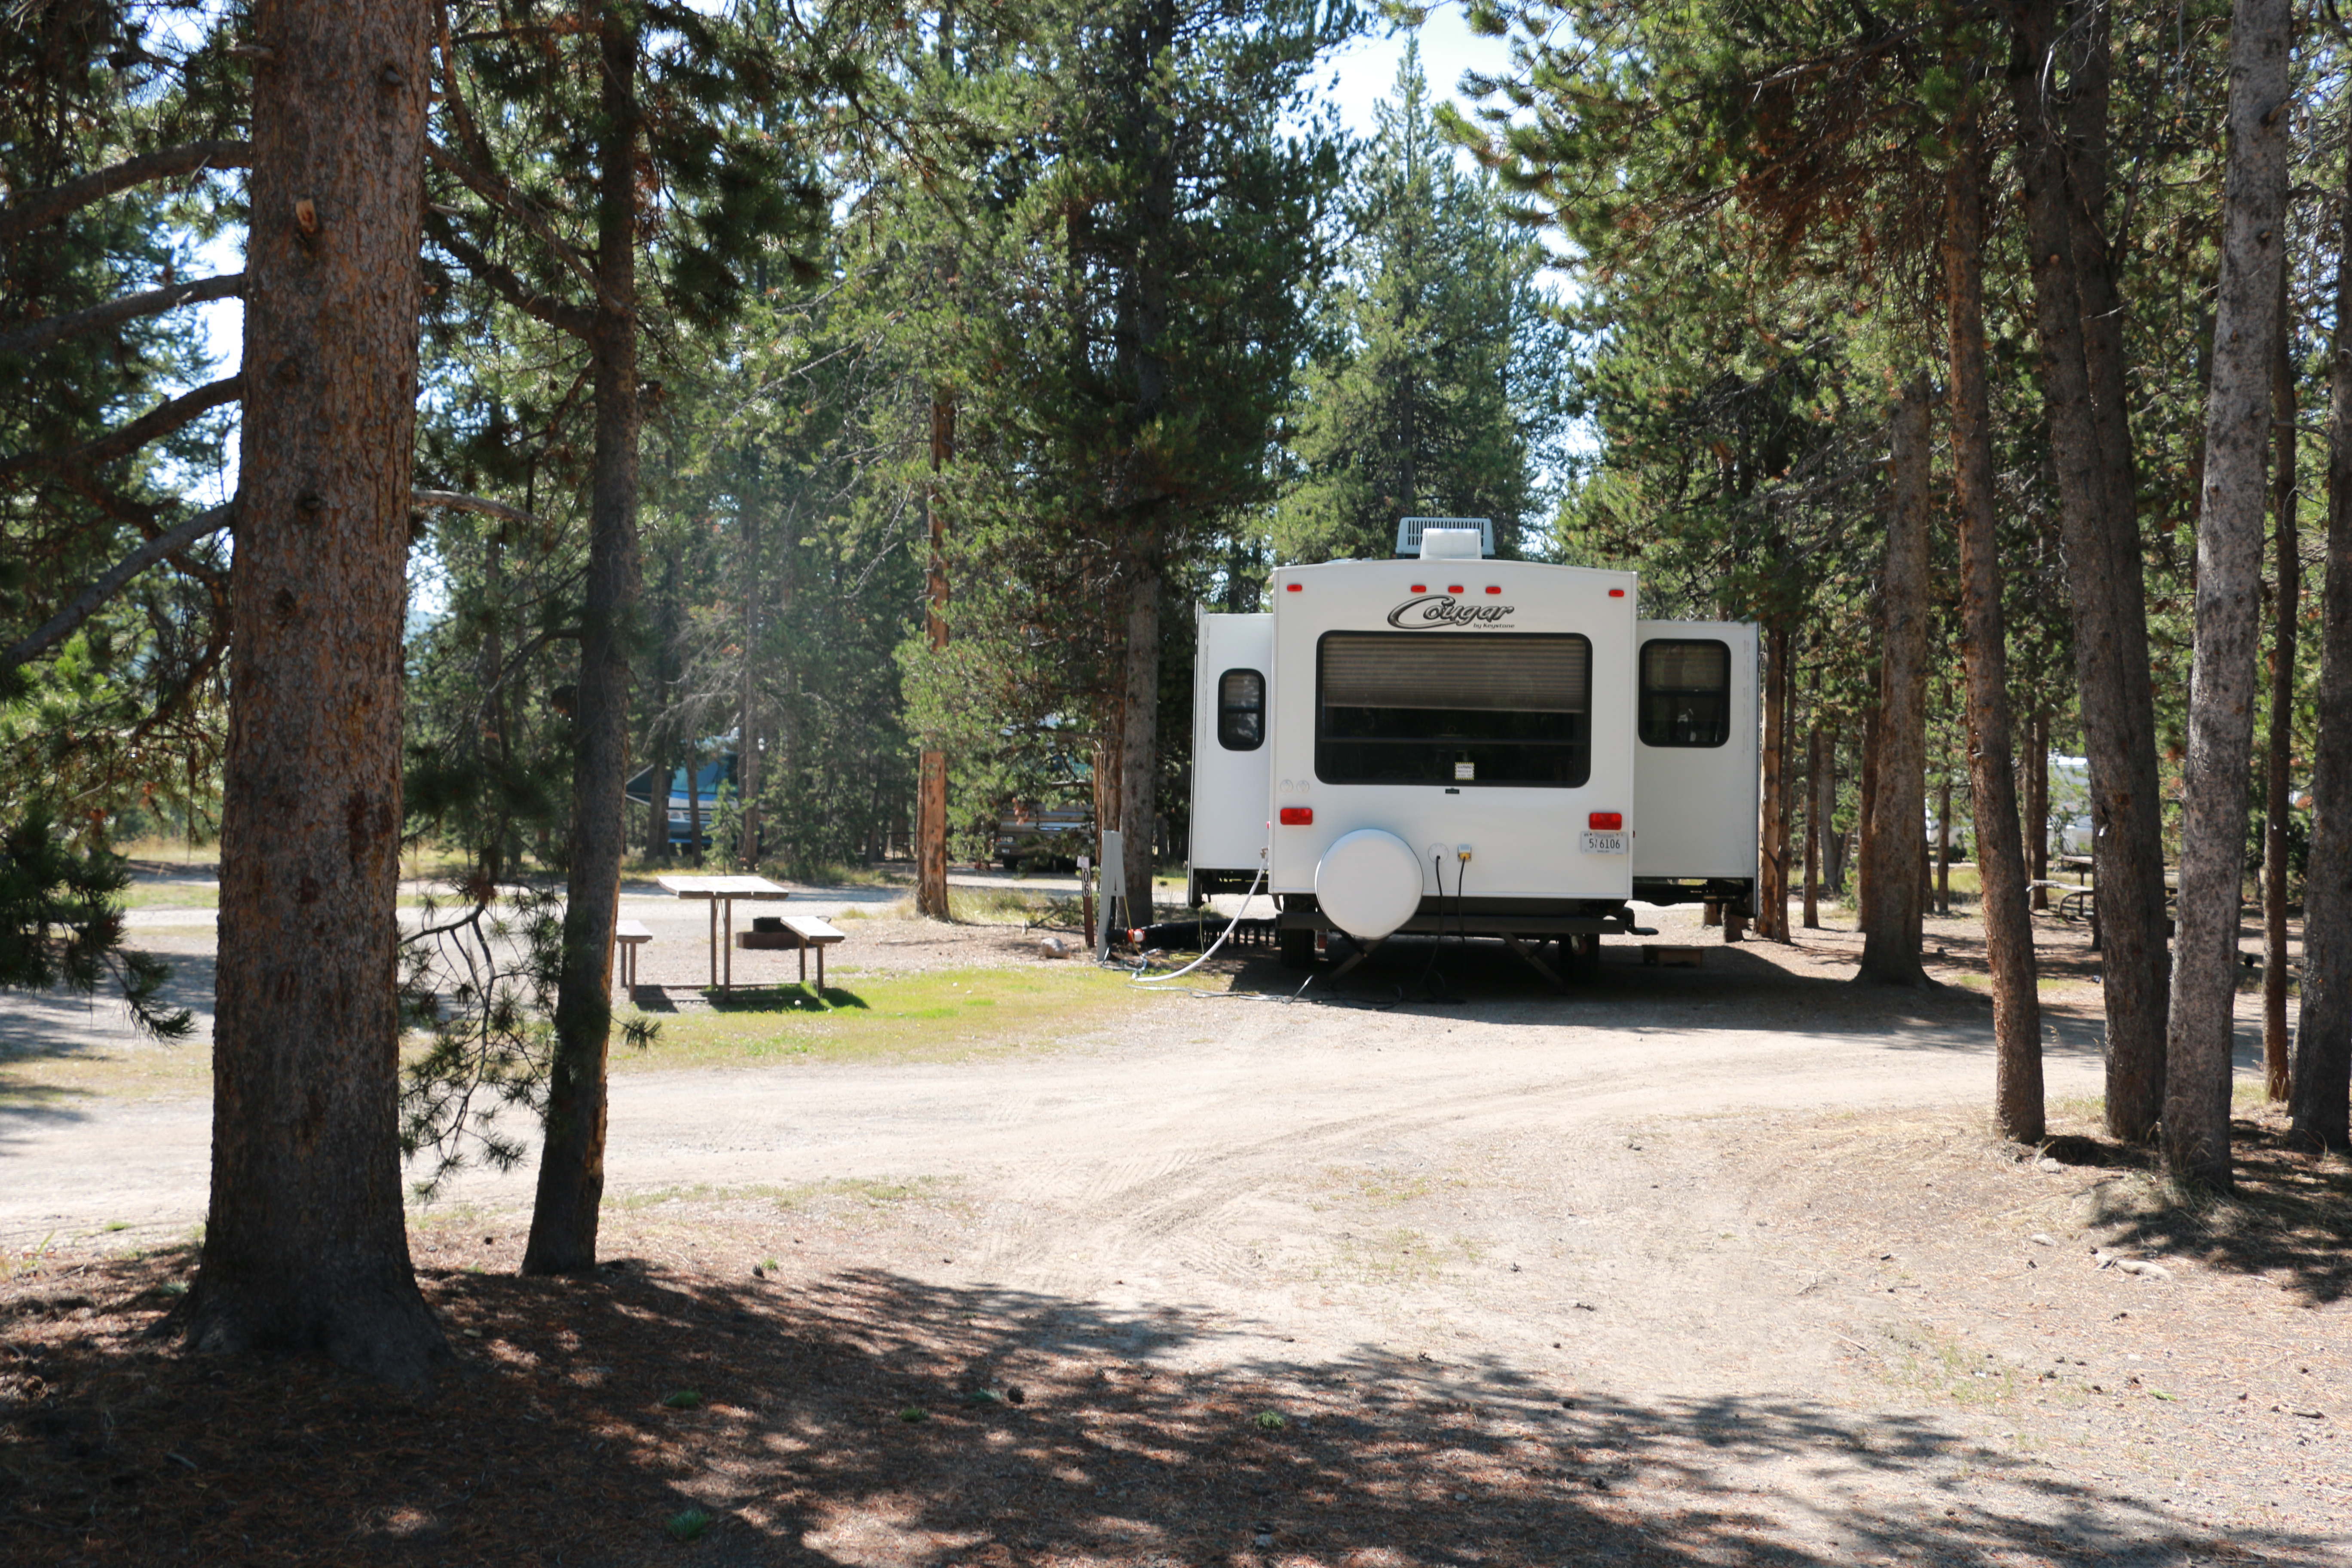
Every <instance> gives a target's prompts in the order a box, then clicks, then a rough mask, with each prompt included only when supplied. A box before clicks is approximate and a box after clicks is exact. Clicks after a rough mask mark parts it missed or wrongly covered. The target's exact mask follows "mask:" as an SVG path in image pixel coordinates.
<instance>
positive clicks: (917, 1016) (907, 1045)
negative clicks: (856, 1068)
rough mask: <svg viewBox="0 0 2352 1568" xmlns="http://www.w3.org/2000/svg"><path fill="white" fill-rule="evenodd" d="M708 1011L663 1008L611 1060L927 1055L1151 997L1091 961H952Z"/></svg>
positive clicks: (1027, 1033)
mask: <svg viewBox="0 0 2352 1568" xmlns="http://www.w3.org/2000/svg"><path fill="white" fill-rule="evenodd" d="M714 1001H716V1002H717V1003H718V1005H716V1006H715V1008H714V1009H713V1010H712V1011H711V1012H709V1013H683V1014H667V1015H664V1016H662V1018H661V1039H660V1041H659V1043H658V1044H656V1046H655V1047H653V1049H651V1050H649V1051H643V1052H629V1053H626V1054H622V1053H615V1054H614V1058H613V1066H614V1069H615V1070H616V1071H623V1072H627V1071H646V1070H661V1071H667V1070H670V1069H673V1068H681V1067H717V1066H743V1065H746V1064H756V1063H761V1062H772V1063H777V1064H787V1063H793V1062H821V1061H866V1060H877V1059H881V1060H890V1059H904V1060H909V1061H936V1060H943V1059H950V1058H961V1057H967V1056H971V1055H972V1054H974V1053H975V1052H979V1053H986V1052H991V1051H1007V1050H1013V1049H1017V1048H1020V1047H1039V1046H1046V1047H1050V1046H1055V1045H1060V1044H1063V1043H1066V1042H1067V1041H1068V1040H1070V1039H1072V1038H1073V1037H1076V1036H1078V1035H1081V1034H1084V1033H1085V1032H1087V1030H1090V1029H1095V1028H1100V1027H1102V1026H1106V1025H1108V1024H1112V1023H1115V1022H1117V1021H1118V1019H1119V1018H1122V1017H1124V1016H1127V1015H1128V1014H1129V1012H1131V1011H1133V1010H1134V1009H1135V1008H1138V1007H1141V1006H1148V1005H1150V1002H1149V1000H1148V994H1146V993H1143V992H1139V991H1138V990H1137V989H1136V988H1135V987H1133V986H1130V985H1129V984H1127V982H1126V980H1125V978H1124V977H1123V976H1121V975H1118V974H1116V973H1109V972H1107V971H1104V970H1098V969H1094V968H1091V967H1086V966H1080V965H1072V966H1068V967H1062V968H1055V969H1043V968H1040V969H1037V970H1027V969H959V970H947V971H942V972H940V973H935V974H909V975H900V976H895V977H882V976H877V977H875V978H874V979H871V980H861V981H859V982H858V983H857V984H856V987H855V988H852V987H849V986H839V985H829V986H827V987H825V992H824V1000H823V1001H822V1002H820V1001H818V999H817V998H816V997H815V996H814V995H812V994H810V991H809V990H808V989H803V988H802V987H799V986H782V987H776V988H772V989H761V990H757V991H754V990H750V989H747V988H745V987H743V986H738V987H736V990H735V994H734V995H733V996H732V997H730V998H728V999H725V1000H723V1001H719V1000H718V999H717V998H714Z"/></svg>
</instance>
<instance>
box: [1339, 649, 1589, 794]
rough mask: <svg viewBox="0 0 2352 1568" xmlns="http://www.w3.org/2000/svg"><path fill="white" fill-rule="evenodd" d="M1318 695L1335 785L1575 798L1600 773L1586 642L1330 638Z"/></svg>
mask: <svg viewBox="0 0 2352 1568" xmlns="http://www.w3.org/2000/svg"><path fill="white" fill-rule="evenodd" d="M1317 689H1318V702H1317V714H1316V736H1315V772H1316V776H1317V777H1318V778H1320V779H1321V780H1323V782H1325V783H1327V784H1444V785H1447V786H1451V787H1456V788H1458V787H1461V786H1463V785H1471V784H1516V785H1521V786H1528V785H1533V786H1538V787H1543V786H1549V787H1554V788H1574V787H1576V786H1578V785H1580V784H1583V783H1584V782H1585V780H1586V778H1587V777H1588V776H1589V775H1590V773H1591V760H1592V759H1591V715H1590V709H1591V695H1592V645H1591V642H1590V641H1588V640H1587V639H1585V638H1584V637H1576V636H1554V635H1541V636H1538V635H1521V636H1510V635H1495V634H1491V633H1474V634H1456V633H1443V632H1441V633H1429V632H1408V633H1397V632H1332V633H1329V634H1328V635H1327V636H1325V637H1324V638H1323V639H1322V642H1321V644H1320V645H1319V647H1318V651H1317Z"/></svg>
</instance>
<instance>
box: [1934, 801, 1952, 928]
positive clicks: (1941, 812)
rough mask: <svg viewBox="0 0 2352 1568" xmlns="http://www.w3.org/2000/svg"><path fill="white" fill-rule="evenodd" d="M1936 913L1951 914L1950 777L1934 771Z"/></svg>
mask: <svg viewBox="0 0 2352 1568" xmlns="http://www.w3.org/2000/svg"><path fill="white" fill-rule="evenodd" d="M1936 912H1937V914H1939V915H1948V914H1950V913H1951V912H1952V775H1951V774H1950V773H1946V772H1945V771H1944V769H1943V768H1942V766H1941V765H1940V764H1939V765H1938V766H1937V769H1936Z"/></svg>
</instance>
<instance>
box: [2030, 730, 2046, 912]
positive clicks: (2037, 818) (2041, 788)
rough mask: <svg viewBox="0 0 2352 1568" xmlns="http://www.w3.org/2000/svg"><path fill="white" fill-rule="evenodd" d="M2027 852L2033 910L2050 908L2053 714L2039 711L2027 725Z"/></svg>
mask: <svg viewBox="0 0 2352 1568" xmlns="http://www.w3.org/2000/svg"><path fill="white" fill-rule="evenodd" d="M2025 733H2026V742H2025V743H2026V746H2027V747H2028V753H2027V756H2026V759H2025V831H2026V840H2025V850H2026V857H2027V858H2026V874H2027V875H2028V876H2029V877H2030V878H2031V879H2032V886H2033V908H2035V909H2037V910H2046V909H2048V908H2049V907H2050V889H2048V888H2046V887H2043V886H2042V884H2043V883H2045V882H2047V881H2049V880H2050V711H2049V710H2048V709H2045V708H2036V709H2035V710H2033V717H2032V719H2031V720H2029V721H2027V722H2026V731H2025Z"/></svg>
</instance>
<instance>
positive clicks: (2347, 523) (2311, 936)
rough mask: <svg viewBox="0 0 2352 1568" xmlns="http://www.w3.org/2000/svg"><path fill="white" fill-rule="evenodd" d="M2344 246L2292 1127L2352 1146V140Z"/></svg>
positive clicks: (2299, 1137) (2333, 369)
mask: <svg viewBox="0 0 2352 1568" xmlns="http://www.w3.org/2000/svg"><path fill="white" fill-rule="evenodd" d="M2339 211H2340V213H2341V217H2340V220H2339V222H2340V226H2339V228H2338V229H2337V238H2336V341H2335V342H2334V344H2333V345H2332V347H2333V349H2334V353H2335V358H2334V362H2333V363H2332V364H2331V365H2330V367H2329V373H2328V388H2327V391H2328V397H2327V565H2326V576H2325V579H2324V580H2323V582H2322V584H2321V586H2320V595H2321V596H2320V631H2319V739H2318V742H2317V744H2316V746H2315V749H2314V752H2313V756H2312V766H2311V852H2310V858H2309V859H2308V860H2307V861H2305V866H2304V876H2303V983H2302V985H2301V987H2300V989H2301V991H2302V994H2303V1005H2302V1007H2301V1008H2299V1009H2298V1010H2297V1011H2296V1014H2295V1021H2294V1072H2293V1074H2292V1075H2291V1080H2290V1082H2289V1085H2288V1089H2287V1117H2288V1134H2289V1136H2290V1138H2291V1139H2292V1140H2293V1141H2294V1143H2295V1144H2296V1145H2297V1146H2298V1147H2300V1148H2303V1149H2306V1150H2312V1151H2317V1150H2325V1149H2332V1150H2336V1151H2338V1152H2341V1151H2342V1150H2344V1149H2346V1148H2347V1147H2352V149H2348V150H2347V152H2346V153H2345V163H2344V192H2343V202H2342V205H2341V206H2340V208H2339Z"/></svg>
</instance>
